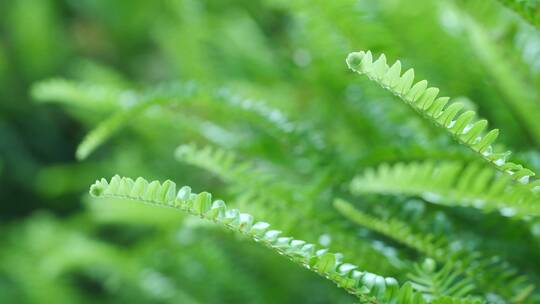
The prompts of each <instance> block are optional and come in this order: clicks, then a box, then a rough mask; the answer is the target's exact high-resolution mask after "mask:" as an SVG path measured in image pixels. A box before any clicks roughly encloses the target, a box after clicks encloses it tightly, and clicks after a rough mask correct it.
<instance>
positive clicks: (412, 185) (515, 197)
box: [350, 161, 540, 217]
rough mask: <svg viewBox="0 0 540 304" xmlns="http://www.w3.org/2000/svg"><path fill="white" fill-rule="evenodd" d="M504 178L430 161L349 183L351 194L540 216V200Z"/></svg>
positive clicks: (369, 173)
mask: <svg viewBox="0 0 540 304" xmlns="http://www.w3.org/2000/svg"><path fill="white" fill-rule="evenodd" d="M524 187H525V186H523V185H519V184H515V183H513V182H512V181H511V179H510V178H509V177H508V176H506V175H498V174H496V172H494V171H493V170H491V168H483V167H482V166H480V165H478V164H474V163H473V164H469V165H463V164H462V163H460V162H452V161H448V162H441V163H436V162H433V161H424V162H412V163H397V164H394V165H389V164H382V165H380V166H379V167H377V168H369V169H367V170H365V171H364V173H363V174H362V175H359V176H357V177H355V178H354V179H353V181H352V182H351V186H350V189H351V192H352V193H354V194H367V193H378V194H392V195H407V196H419V197H422V198H423V199H424V200H426V201H428V202H430V203H435V204H441V205H446V206H462V207H472V208H477V209H480V210H484V211H488V212H489V211H493V210H498V211H499V212H500V213H501V214H502V215H504V216H520V217H524V216H537V215H540V198H539V197H538V195H536V194H533V193H531V192H530V191H528V189H526V188H524Z"/></svg>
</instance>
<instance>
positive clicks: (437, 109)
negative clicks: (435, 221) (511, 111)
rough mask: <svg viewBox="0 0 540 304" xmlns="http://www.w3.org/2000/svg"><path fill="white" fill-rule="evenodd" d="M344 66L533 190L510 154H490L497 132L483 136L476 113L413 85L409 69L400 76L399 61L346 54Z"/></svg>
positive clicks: (524, 170)
mask: <svg viewBox="0 0 540 304" xmlns="http://www.w3.org/2000/svg"><path fill="white" fill-rule="evenodd" d="M346 62H347V65H348V66H349V68H350V69H351V70H353V71H355V72H357V73H359V74H365V75H366V76H367V77H368V78H369V79H371V80H373V81H375V82H377V83H378V84H379V85H380V86H381V87H383V88H385V89H387V90H388V91H390V92H391V93H392V94H394V95H396V96H397V97H399V98H400V99H401V100H403V101H404V102H405V103H406V104H407V105H409V106H410V107H411V108H412V109H413V110H414V111H415V112H417V113H418V114H420V115H421V116H422V117H424V118H425V119H427V120H428V121H430V122H431V123H433V124H434V125H436V126H437V127H439V128H442V129H445V130H446V131H447V132H449V133H450V134H451V135H452V137H453V138H455V139H456V140H457V141H458V142H459V143H461V144H463V145H465V146H467V147H469V148H470V149H472V150H473V151H474V152H476V154H477V155H478V156H480V157H481V158H482V159H484V160H486V161H488V162H489V163H490V164H492V165H493V166H494V167H495V168H497V169H498V170H500V171H502V172H504V173H505V174H508V175H510V176H511V177H512V179H514V180H516V181H518V182H520V183H523V184H528V185H529V187H530V188H531V189H532V190H537V189H536V188H537V186H538V185H539V182H538V181H534V182H530V181H529V179H530V177H532V176H534V175H535V174H534V172H533V171H532V170H530V169H527V168H525V167H523V166H522V165H520V164H516V163H513V162H509V161H507V158H508V157H509V155H510V151H507V152H498V153H496V152H494V151H493V143H494V142H495V140H496V139H497V136H498V135H499V130H498V129H493V130H490V131H489V132H487V133H484V131H485V129H486V128H487V124H488V122H487V120H485V119H480V120H478V119H475V116H476V113H475V112H474V111H472V110H469V111H462V109H463V107H464V105H463V104H462V103H460V102H453V103H449V100H450V98H449V97H438V94H439V89H438V88H435V87H428V82H427V81H426V80H421V81H418V82H416V83H414V70H413V69H409V70H407V71H406V72H405V73H403V74H402V73H401V62H400V61H399V60H398V61H396V62H395V63H394V64H393V65H392V66H391V67H389V66H388V64H387V63H386V57H385V55H384V54H381V56H380V57H379V58H378V59H377V60H375V61H373V56H372V54H371V52H370V51H367V52H364V51H360V52H353V53H350V54H349V55H348V57H347V60H346Z"/></svg>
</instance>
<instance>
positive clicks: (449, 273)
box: [409, 258, 475, 300]
mask: <svg viewBox="0 0 540 304" xmlns="http://www.w3.org/2000/svg"><path fill="white" fill-rule="evenodd" d="M436 268H437V264H436V262H435V261H434V260H433V259H431V258H427V259H425V260H424V262H423V263H422V264H418V263H417V264H415V265H414V273H411V274H409V279H410V280H411V282H412V285H413V287H414V288H415V289H416V290H418V291H420V292H422V293H424V295H425V297H426V298H427V299H428V300H431V299H434V298H439V297H442V296H448V297H453V298H461V297H464V296H466V295H467V294H469V293H470V292H471V291H473V290H474V289H475V286H474V283H473V281H472V280H471V279H470V278H467V277H466V276H464V275H463V274H462V273H461V272H460V271H458V270H457V269H456V268H455V267H454V266H453V263H452V262H447V263H446V264H444V266H443V267H442V268H441V269H438V270H437V269H436Z"/></svg>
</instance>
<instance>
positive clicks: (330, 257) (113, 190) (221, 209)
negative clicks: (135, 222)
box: [90, 175, 425, 303]
mask: <svg viewBox="0 0 540 304" xmlns="http://www.w3.org/2000/svg"><path fill="white" fill-rule="evenodd" d="M90 194H91V195H92V196H94V197H111V198H123V199H132V200H136V201H140V202H143V203H146V204H150V205H156V206H161V207H169V208H175V209H179V210H182V211H184V212H186V213H188V214H190V215H194V216H199V217H201V218H202V219H205V220H209V221H212V222H214V223H217V224H220V225H222V226H224V227H226V228H228V229H231V230H233V231H235V232H238V233H241V234H243V235H246V236H248V237H251V238H252V239H253V240H255V241H256V242H260V243H262V244H264V245H265V246H267V247H269V248H271V249H273V250H274V251H276V252H278V253H279V254H281V255H283V256H285V257H287V258H288V259H290V260H291V261H293V262H295V263H296V264H299V265H301V266H303V267H305V268H307V269H309V270H311V271H314V272H316V273H318V274H319V275H321V276H323V277H325V278H327V279H329V280H331V281H333V282H334V283H336V284H337V285H338V286H339V287H341V288H343V289H345V290H347V291H348V292H349V293H351V294H353V295H355V296H357V297H358V298H359V299H360V300H361V301H362V302H363V303H425V301H424V300H423V299H422V297H421V294H419V293H416V292H414V291H413V289H412V287H411V285H410V284H404V285H403V286H402V287H399V285H398V283H397V281H396V280H395V279H393V278H385V277H381V276H379V275H376V274H373V273H369V272H363V271H359V270H356V268H357V266H355V265H352V264H349V263H343V262H341V255H340V254H334V253H330V252H328V250H326V249H317V248H316V246H315V245H314V244H309V243H306V242H305V241H302V240H296V239H293V238H291V237H283V236H280V234H281V232H280V231H279V230H271V229H270V225H269V224H268V223H266V222H255V221H254V220H253V217H252V216H251V215H249V214H247V213H241V212H240V211H238V210H237V209H228V208H227V207H226V205H225V203H224V202H223V201H222V200H215V201H213V202H212V196H211V194H210V193H208V192H201V193H199V194H195V193H192V192H191V188H190V187H187V186H184V187H182V188H180V190H178V191H176V185H175V183H173V182H172V181H169V180H167V181H165V182H163V183H160V182H158V181H152V182H150V183H149V182H147V181H146V180H145V179H143V178H141V177H139V178H137V179H136V180H132V179H131V178H126V177H120V176H118V175H116V176H114V177H113V178H112V179H111V180H110V182H108V181H107V180H105V179H101V180H98V181H96V182H95V183H94V184H93V185H92V186H91V187H90Z"/></svg>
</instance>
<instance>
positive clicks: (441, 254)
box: [334, 199, 534, 303]
mask: <svg viewBox="0 0 540 304" xmlns="http://www.w3.org/2000/svg"><path fill="white" fill-rule="evenodd" d="M334 207H335V208H336V209H337V210H338V211H339V212H340V213H341V214H342V215H343V216H345V217H346V218H348V219H350V220H351V221H353V222H355V223H357V224H359V225H362V226H364V227H366V228H368V229H370V230H373V231H375V232H377V233H380V234H382V235H384V236H386V237H389V238H391V239H393V240H394V241H396V242H398V243H400V244H403V245H405V246H407V247H409V248H412V249H415V250H416V251H418V252H419V253H421V254H423V255H424V256H426V257H430V258H433V259H434V260H436V261H438V262H440V263H447V262H448V261H451V260H456V261H459V264H456V265H455V266H456V268H457V269H458V270H459V271H461V272H462V273H464V274H465V275H467V277H469V278H470V279H471V280H472V281H474V283H475V285H476V286H478V288H479V289H481V290H486V291H488V292H490V293H493V294H498V295H500V296H502V297H504V298H505V299H508V300H511V299H513V298H520V299H526V298H527V297H529V296H530V295H531V294H532V293H533V291H534V285H533V284H530V281H529V280H528V279H527V278H526V277H524V276H520V275H518V273H517V271H516V270H515V269H514V268H512V267H511V266H510V265H509V264H508V263H505V262H503V261H501V259H500V258H498V257H489V258H486V257H483V256H481V255H479V254H478V253H476V252H469V251H467V250H457V251H456V250H453V249H452V248H451V247H450V246H449V244H448V240H447V239H446V238H444V237H441V236H435V235H432V234H427V235H426V236H423V235H421V234H418V233H414V232H413V231H412V230H411V229H410V228H409V226H408V225H407V224H406V223H404V222H402V221H399V220H396V219H389V220H388V219H386V220H381V219H379V218H377V217H375V216H371V215H369V214H367V213H365V212H363V211H360V210H359V209H357V208H355V207H354V206H353V205H352V204H350V203H348V202H346V201H344V200H342V199H336V200H335V201H334ZM450 300H451V299H449V301H450ZM442 303H446V302H442ZM448 303H453V302H448ZM456 303H460V302H456ZM465 303H468V302H465ZM473 303H475V302H473Z"/></svg>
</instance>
